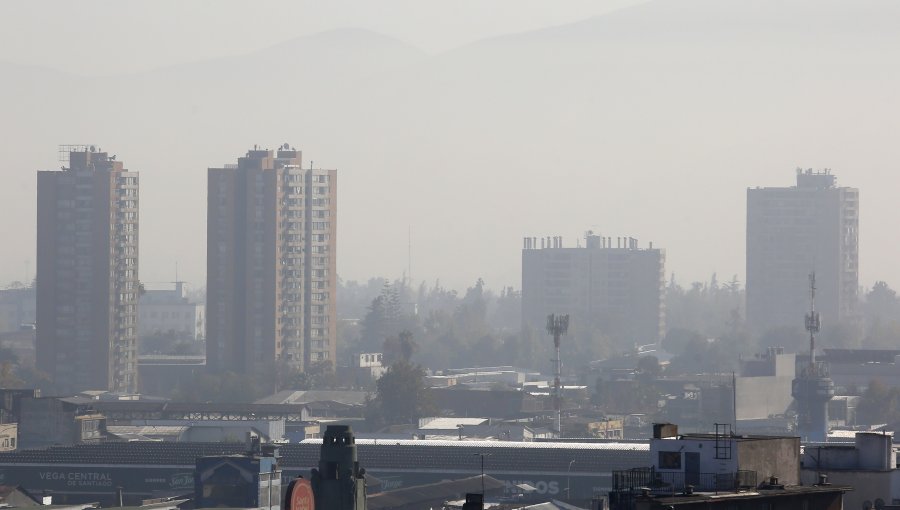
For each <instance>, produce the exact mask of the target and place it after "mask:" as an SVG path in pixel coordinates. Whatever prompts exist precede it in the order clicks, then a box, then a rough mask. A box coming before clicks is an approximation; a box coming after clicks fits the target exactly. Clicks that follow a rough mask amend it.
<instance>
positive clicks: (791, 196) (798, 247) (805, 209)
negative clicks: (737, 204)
mask: <svg viewBox="0 0 900 510" xmlns="http://www.w3.org/2000/svg"><path fill="white" fill-rule="evenodd" d="M812 272H815V273H816V286H817V289H816V308H817V309H818V310H819V311H820V312H821V315H822V320H823V327H828V325H829V324H832V325H833V324H836V323H839V322H842V321H847V320H852V318H853V317H854V314H855V311H856V305H857V294H858V285H859V190H857V189H856V188H842V187H838V186H837V182H836V179H835V176H834V175H832V174H831V172H830V171H828V170H825V171H819V172H815V171H812V170H799V169H798V170H797V185H796V186H793V187H789V188H788V187H786V188H750V189H748V190H747V322H748V325H749V326H750V327H751V328H752V329H754V330H755V331H757V332H760V333H762V332H765V331H767V330H769V329H772V328H777V327H785V326H788V327H795V328H796V329H797V330H798V331H802V329H803V317H804V315H805V314H806V312H807V311H808V310H809V274H810V273H812Z"/></svg>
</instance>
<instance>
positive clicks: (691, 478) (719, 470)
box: [610, 423, 847, 510]
mask: <svg viewBox="0 0 900 510" xmlns="http://www.w3.org/2000/svg"><path fill="white" fill-rule="evenodd" d="M650 461H651V463H652V464H651V465H650V466H648V467H646V468H635V469H630V470H627V471H615V472H613V490H612V491H611V492H610V502H611V504H612V508H613V509H614V510H643V509H648V510H649V509H656V508H659V509H663V508H668V507H674V508H677V507H681V506H688V505H689V504H691V505H695V504H698V503H699V507H701V508H745V506H742V505H741V504H739V503H738V504H735V501H743V500H744V499H746V500H755V501H754V503H752V504H750V506H746V508H802V505H801V506H793V507H792V506H790V504H798V503H802V502H803V501H807V502H815V505H816V506H810V507H809V508H834V509H836V510H839V509H840V508H841V506H840V501H841V498H840V496H841V495H842V494H843V492H844V491H846V490H847V489H846V488H843V487H837V486H829V487H827V488H826V487H824V486H823V487H817V488H816V489H814V490H813V489H811V488H798V487H796V486H798V485H800V482H801V479H800V438H799V437H785V436H747V435H741V436H738V435H734V434H732V433H731V427H730V425H720V426H717V431H716V433H715V434H679V433H678V427H677V426H675V425H672V424H669V423H666V424H654V426H653V439H651V441H650ZM763 490H765V491H768V492H765V493H764V492H763ZM834 491H836V492H834ZM710 493H712V494H713V495H715V496H716V497H712V495H711V494H710ZM728 493H732V494H733V495H729V496H724V495H723V494H728ZM833 496H835V497H837V499H836V501H837V503H838V506H836V507H835V506H832V505H833V504H834V501H835V500H834V499H831V498H832V497H833ZM742 498H743V499H742ZM725 499H728V500H731V503H730V504H726V503H719V500H725ZM762 503H771V504H772V505H773V506H768V507H767V506H759V505H760V504H762ZM808 504H809V503H808ZM754 505H755V506H754ZM692 508H698V506H692Z"/></svg>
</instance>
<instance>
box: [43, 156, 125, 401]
mask: <svg viewBox="0 0 900 510" xmlns="http://www.w3.org/2000/svg"><path fill="white" fill-rule="evenodd" d="M60 154H61V156H63V157H65V158H66V159H67V162H68V165H69V166H68V167H66V166H63V167H62V169H61V170H52V171H43V172H38V175H37V178H38V179H37V322H36V325H37V339H36V362H37V368H38V369H39V370H41V371H43V372H46V373H47V374H49V375H50V377H51V378H52V380H53V383H54V387H55V389H56V391H57V392H59V393H63V394H71V393H76V392H78V391H82V390H110V391H116V392H134V391H137V386H138V374H137V352H138V349H137V342H138V339H137V297H138V287H139V281H138V174H137V172H130V171H128V170H126V169H125V168H124V167H123V164H122V162H121V161H116V160H115V156H111V155H109V154H107V153H106V152H101V151H99V150H97V149H96V148H95V147H93V146H90V147H88V146H63V147H62V148H61V150H60Z"/></svg>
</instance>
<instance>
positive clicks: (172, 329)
mask: <svg viewBox="0 0 900 510" xmlns="http://www.w3.org/2000/svg"><path fill="white" fill-rule="evenodd" d="M138 319H139V320H138V335H140V336H141V337H142V338H145V337H148V336H151V335H166V334H174V335H176V336H177V337H179V338H184V339H190V340H201V339H203V336H204V331H205V328H206V326H205V321H206V314H205V308H204V306H203V304H202V303H195V302H193V301H191V300H190V298H189V297H188V293H187V286H186V285H185V283H184V282H175V288H174V289H145V290H144V292H143V293H142V294H141V296H140V299H139V301H138Z"/></svg>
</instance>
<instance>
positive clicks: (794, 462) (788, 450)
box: [736, 437, 800, 485]
mask: <svg viewBox="0 0 900 510" xmlns="http://www.w3.org/2000/svg"><path fill="white" fill-rule="evenodd" d="M736 446H737V448H736V450H737V458H738V469H741V470H749V471H756V481H757V483H760V482H762V481H764V480H766V479H768V478H769V477H771V476H777V477H778V481H779V483H782V484H784V485H798V484H799V483H800V438H799V437H770V438H764V439H752V438H748V439H741V440H740V441H737V445H736Z"/></svg>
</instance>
